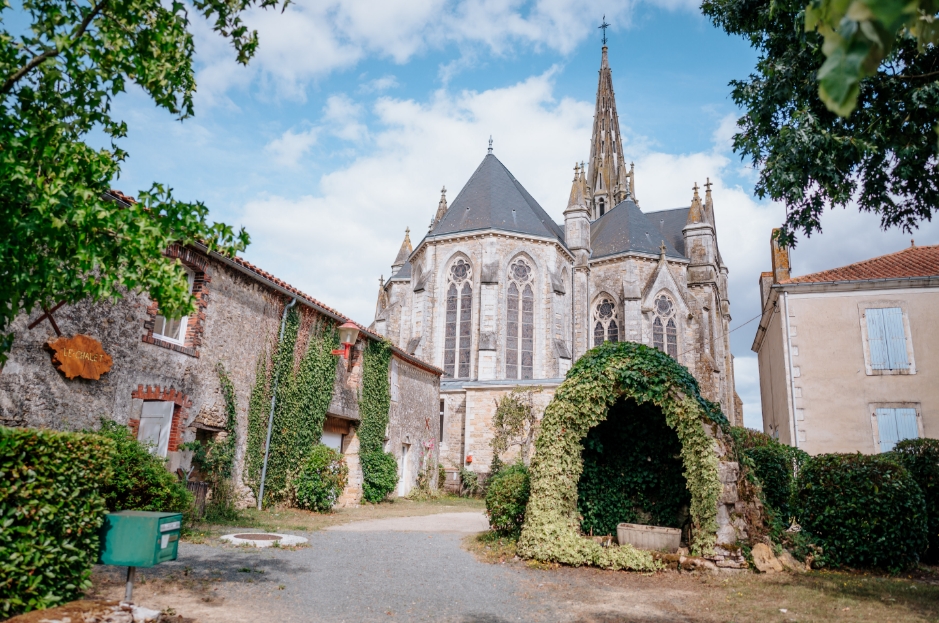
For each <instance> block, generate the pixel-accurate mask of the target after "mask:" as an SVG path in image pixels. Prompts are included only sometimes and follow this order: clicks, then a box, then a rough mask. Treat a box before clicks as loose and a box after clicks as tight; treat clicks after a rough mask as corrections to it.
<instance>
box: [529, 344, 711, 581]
mask: <svg viewBox="0 0 939 623" xmlns="http://www.w3.org/2000/svg"><path fill="white" fill-rule="evenodd" d="M622 398H626V399H630V398H631V399H632V400H635V402H636V403H638V404H640V405H642V404H645V403H651V404H653V405H655V406H656V407H658V408H659V409H661V411H662V413H663V414H664V415H665V422H666V424H667V425H668V426H669V428H671V429H673V430H674V431H675V432H676V433H677V435H678V441H679V442H680V444H681V452H680V456H681V461H682V465H683V469H684V477H685V481H686V483H687V487H688V491H689V493H690V497H691V503H690V509H689V514H690V516H691V549H692V552H693V553H695V554H696V555H702V554H706V553H709V552H710V551H711V550H712V548H713V546H714V542H715V539H716V533H717V501H718V498H719V496H720V493H721V483H720V480H719V478H718V474H717V464H718V460H717V455H716V453H715V451H714V441H713V439H711V437H709V436H708V433H707V431H706V430H705V426H709V425H723V424H726V422H727V420H726V418H725V417H724V416H723V414H722V413H721V412H720V408H719V407H718V406H717V405H715V404H714V403H711V402H710V401H707V400H705V399H704V398H702V397H701V393H700V391H699V388H698V383H697V381H696V380H695V378H694V377H693V376H692V375H691V373H690V372H688V370H687V369H686V368H685V367H684V366H682V365H680V364H679V363H678V362H676V361H675V360H674V359H672V358H671V357H669V356H668V355H666V354H665V353H663V352H661V351H659V350H656V349H653V348H649V347H648V346H645V345H643V344H636V343H633V342H619V343H614V342H607V343H604V344H602V345H601V346H598V347H597V348H594V349H593V350H591V351H589V352H588V353H587V354H586V355H584V356H583V357H581V358H580V360H578V361H577V363H576V364H575V365H574V366H573V367H572V368H571V370H570V372H568V374H567V379H566V380H565V381H564V383H562V384H561V386H560V387H558V389H557V392H556V393H555V396H554V400H552V402H551V404H549V405H548V407H547V409H546V410H545V415H544V418H543V419H542V422H541V432H540V434H539V436H538V439H537V441H536V442H535V456H534V458H533V460H532V464H531V497H530V500H529V503H528V510H527V513H526V518H525V526H524V528H523V530H522V536H521V538H520V539H519V542H518V552H519V555H521V556H524V557H526V558H533V559H536V560H541V561H546V562H559V563H563V564H569V565H575V566H579V565H595V566H599V567H603V568H608V569H634V570H649V569H655V568H657V567H658V563H656V562H655V560H654V559H653V556H652V554H651V553H650V552H645V551H640V550H637V549H635V548H633V547H632V546H629V545H622V546H619V547H607V548H603V547H601V546H600V545H599V544H598V543H596V542H594V541H592V540H590V539H587V538H585V537H584V536H583V535H582V534H581V529H580V521H579V516H578V512H577V498H578V496H577V485H578V482H579V480H580V476H581V473H582V471H583V459H582V456H581V452H582V443H583V440H584V438H585V437H586V436H587V434H588V432H589V431H590V429H591V428H593V427H594V426H596V425H598V424H599V423H600V422H602V421H604V420H605V419H606V418H607V414H608V412H609V410H610V407H612V406H613V405H614V404H615V403H616V402H617V401H618V400H620V399H622Z"/></svg>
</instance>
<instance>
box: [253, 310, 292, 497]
mask: <svg viewBox="0 0 939 623" xmlns="http://www.w3.org/2000/svg"><path fill="white" fill-rule="evenodd" d="M296 304H297V297H293V300H292V301H290V303H289V304H288V305H287V306H286V307H284V315H283V316H281V318H280V337H278V338H277V344H278V348H280V346H281V345H282V344H283V341H284V327H286V326H287V312H288V311H290V308H291V307H293V306H294V305H296ZM279 375H280V370H275V371H274V385H273V387H272V388H271V414H270V415H269V416H268V418H267V443H265V444H264V464H263V465H262V466H261V490H260V492H259V493H258V510H261V504H262V503H263V500H264V479H265V478H267V458H268V456H270V452H271V431H272V430H273V428H274V406H275V405H276V404H277V381H279V380H280V379H279V378H278V377H279Z"/></svg>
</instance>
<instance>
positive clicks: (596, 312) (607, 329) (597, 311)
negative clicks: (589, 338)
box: [593, 297, 619, 346]
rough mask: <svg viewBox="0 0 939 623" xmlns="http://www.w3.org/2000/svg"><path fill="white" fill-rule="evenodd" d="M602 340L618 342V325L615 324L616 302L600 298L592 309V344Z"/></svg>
mask: <svg viewBox="0 0 939 623" xmlns="http://www.w3.org/2000/svg"><path fill="white" fill-rule="evenodd" d="M603 342H619V326H617V324H616V303H614V302H613V300H612V299H609V298H606V297H604V298H602V299H600V301H599V302H598V303H597V305H596V307H594V309H593V345H594V346H599V345H600V344H602V343H603Z"/></svg>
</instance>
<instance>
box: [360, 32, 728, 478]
mask: <svg viewBox="0 0 939 623" xmlns="http://www.w3.org/2000/svg"><path fill="white" fill-rule="evenodd" d="M689 188H691V184H690V181H689ZM559 199H561V198H559ZM727 274H728V271H727V266H726V265H725V264H724V262H723V260H722V258H721V254H720V251H719V249H718V245H717V225H716V222H715V210H714V202H713V198H712V196H711V185H710V183H707V184H705V188H704V197H703V198H702V197H701V196H700V194H699V188H698V186H697V183H695V184H694V188H693V196H692V197H691V201H690V205H688V206H686V207H679V208H674V209H655V210H653V209H647V210H643V209H642V208H640V205H639V199H638V198H637V196H636V172H635V168H634V166H633V165H632V164H629V165H628V167H627V163H626V159H625V157H624V155H623V144H622V139H621V136H620V130H619V118H618V116H617V112H616V101H615V98H614V93H613V77H612V71H611V69H610V66H609V60H608V57H607V46H606V45H604V46H603V48H602V56H601V62H600V81H599V86H598V87H597V98H596V109H595V114H594V120H593V132H592V136H591V137H590V160H589V163H587V164H586V165H585V166H580V165H575V166H574V174H573V181H572V183H571V192H570V197H569V199H568V201H567V208H566V209H565V210H564V223H563V224H558V223H555V222H554V220H553V219H552V218H551V216H550V215H549V214H548V213H547V212H546V211H545V210H544V209H543V208H542V207H541V206H540V205H539V204H538V202H537V201H536V200H535V199H534V197H532V196H531V195H530V194H529V193H528V191H526V190H525V187H524V186H523V185H522V183H521V181H519V180H517V179H516V178H515V176H513V175H512V173H511V172H510V171H509V170H508V168H506V166H505V165H504V164H503V163H502V162H501V161H500V160H499V159H498V158H497V157H496V156H495V155H494V154H493V153H492V144H491V141H490V147H489V153H488V154H487V155H486V156H485V157H484V158H483V160H482V162H481V163H480V165H479V167H478V168H477V169H476V171H475V172H474V173H473V175H472V176H471V177H470V179H469V180H468V181H467V182H466V184H465V185H464V186H463V189H462V190H461V191H460V192H459V194H457V196H456V198H455V199H454V200H453V202H452V203H451V204H449V205H448V203H447V198H446V189H444V190H443V191H442V194H441V197H440V202H439V204H438V206H437V211H436V213H435V214H434V216H433V219H432V221H431V224H430V228H429V230H428V232H427V234H426V235H425V236H424V237H423V239H422V240H420V241H419V242H418V243H417V245H416V246H412V243H411V240H410V233H409V232H406V233H405V238H404V242H403V243H402V245H401V249H400V251H399V252H398V255H397V257H396V258H395V260H394V263H393V264H392V266H391V276H390V278H389V279H388V281H387V282H385V281H382V283H381V286H380V289H379V293H378V302H377V305H376V311H375V320H374V323H373V324H372V327H371V328H372V329H373V331H374V332H375V333H378V334H380V335H383V336H385V337H387V338H388V339H390V340H391V341H392V342H393V343H394V344H395V345H396V346H398V347H399V348H401V349H403V350H404V351H405V352H407V353H408V354H409V355H413V356H416V357H419V358H420V359H423V360H424V361H427V362H429V363H431V364H433V365H435V366H437V367H439V368H441V369H443V371H444V378H443V379H442V381H441V386H440V429H439V430H440V435H441V438H440V459H441V461H442V462H443V463H444V465H445V467H446V468H448V469H450V470H457V469H460V468H463V467H466V468H468V469H472V470H474V471H476V472H486V471H487V470H488V467H489V464H490V461H491V458H492V451H491V449H490V446H489V443H490V440H491V439H492V429H491V422H492V417H493V415H494V413H495V408H496V404H497V402H498V400H499V398H500V397H501V396H503V395H505V394H506V393H507V392H509V391H511V390H512V389H513V388H515V387H518V386H531V387H532V388H540V391H539V392H537V393H534V394H533V397H534V402H535V406H536V408H538V409H541V410H543V409H544V407H545V406H546V405H547V403H548V402H550V400H551V397H552V396H553V394H554V390H555V389H556V388H557V386H558V385H560V383H561V382H562V381H563V379H564V376H565V374H566V373H567V371H568V370H569V369H570V367H571V365H572V364H573V363H574V362H575V361H576V360H577V359H578V358H579V357H580V356H582V355H583V354H584V353H585V352H586V351H588V350H589V349H591V348H593V347H594V346H596V345H598V344H600V343H602V342H604V341H608V340H609V341H614V342H615V341H632V342H640V343H643V344H647V345H649V346H652V347H655V348H658V349H661V350H662V351H663V352H665V353H668V354H669V355H670V356H672V357H674V358H675V359H676V360H678V361H679V362H680V363H681V364H683V365H684V366H686V367H687V368H688V369H689V370H690V371H691V372H692V373H693V374H694V376H695V377H696V378H697V380H698V382H699V384H700V386H701V390H702V392H701V393H702V395H704V396H705V397H707V398H708V399H710V400H712V401H714V402H718V403H720V405H721V408H722V410H723V412H724V413H725V415H726V416H727V418H728V419H729V420H730V422H731V423H733V424H738V425H739V424H741V423H742V422H743V413H742V406H741V402H740V399H739V397H738V396H737V394H736V392H735V390H734V370H733V356H732V355H731V352H730V339H729V335H728V327H729V323H730V301H729V299H728V294H727Z"/></svg>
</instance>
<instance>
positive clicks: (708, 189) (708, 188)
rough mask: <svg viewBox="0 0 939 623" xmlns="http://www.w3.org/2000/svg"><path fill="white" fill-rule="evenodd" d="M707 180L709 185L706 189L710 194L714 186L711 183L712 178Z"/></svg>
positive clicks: (706, 185)
mask: <svg viewBox="0 0 939 623" xmlns="http://www.w3.org/2000/svg"><path fill="white" fill-rule="evenodd" d="M707 180H708V181H707V183H706V184H705V185H704V187H705V188H706V189H707V191H708V192H711V186H713V184H712V183H711V178H707ZM695 183H697V182H695Z"/></svg>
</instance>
